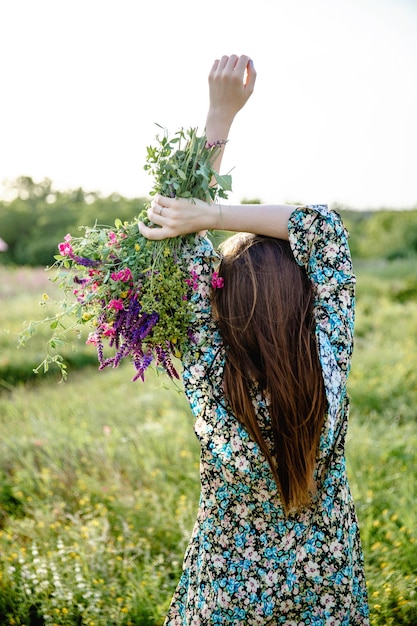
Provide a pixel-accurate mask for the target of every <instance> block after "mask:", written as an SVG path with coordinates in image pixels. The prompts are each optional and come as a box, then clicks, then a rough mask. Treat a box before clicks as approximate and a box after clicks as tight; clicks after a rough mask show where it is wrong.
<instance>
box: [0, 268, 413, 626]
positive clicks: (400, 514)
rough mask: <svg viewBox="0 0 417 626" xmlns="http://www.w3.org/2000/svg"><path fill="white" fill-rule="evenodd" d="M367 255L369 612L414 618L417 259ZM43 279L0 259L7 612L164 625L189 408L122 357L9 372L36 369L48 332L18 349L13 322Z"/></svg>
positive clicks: (376, 625) (1, 504)
mask: <svg viewBox="0 0 417 626" xmlns="http://www.w3.org/2000/svg"><path fill="white" fill-rule="evenodd" d="M0 269H1V268H0ZM358 269H359V271H358V275H359V277H358V313H357V340H356V347H355V356H354V361H353V366H352V372H351V377H350V395H351V399H352V408H351V424H350V430H349V437H348V441H347V456H348V469H349V475H350V480H351V487H352V491H353V495H354V498H355V501H356V506H357V511H358V516H359V521H360V527H361V534H362V541H363V546H364V553H365V564H366V573H367V581H368V589H369V599H370V605H371V624H372V626H382V625H384V626H385V625H390V624H393V625H396V624H399V625H404V626H406V625H407V626H412V625H413V624H417V595H416V589H417V531H416V529H417V524H416V508H415V502H416V478H417V475H416V474H417V469H416V468H417V463H416V448H417V432H416V411H417V410H416V408H415V407H416V406H417V402H416V400H417V397H416V390H417V384H416V371H417V367H416V366H417V357H416V350H415V348H416V343H417V320H416V315H415V306H416V300H415V299H414V296H413V294H412V291H411V295H410V291H407V293H408V296H407V297H405V296H400V297H398V294H399V293H403V292H405V291H406V290H407V289H408V288H409V287H408V286H409V285H410V284H411V282H412V280H413V276H415V269H414V266H413V265H412V264H411V263H409V264H408V265H405V264H404V263H403V262H402V263H401V267H400V265H398V266H396V265H395V264H390V265H389V266H386V267H383V266H382V267H381V266H379V265H377V264H373V265H372V267H369V266H366V267H365V266H363V267H362V266H361V267H359V268H358ZM399 269H400V270H401V271H397V270H399ZM413 272H414V273H413ZM44 280H45V276H44V275H43V274H41V273H39V272H38V271H37V270H21V269H19V270H11V269H9V270H7V273H6V272H5V271H3V272H1V271H0V285H1V286H0V300H1V308H0V323H1V328H2V332H1V333H0V344H1V357H0V360H1V361H0V379H3V391H2V392H0V478H1V481H0V485H1V486H0V553H1V558H0V623H1V624H5V625H12V624H20V625H23V624H25V625H26V626H29V625H30V624H32V625H35V624H51V625H52V624H57V625H66V624H68V625H73V624H80V625H89V626H104V625H119V624H120V625H125V626H128V625H150V626H153V625H158V626H159V625H161V624H162V623H163V619H164V614H165V613H166V610H167V607H168V604H169V601H170V598H171V595H172V593H173V591H174V589H175V586H176V583H177V580H178V578H179V575H180V570H181V562H182V557H183V553H184V550H185V547H186V545H187V542H188V538H189V535H190V533H191V530H192V526H193V523H194V519H195V515H196V511H197V507H198V496H199V478H198V462H199V461H198V445H197V441H196V438H195V436H194V433H193V429H192V418H191V414H190V411H189V408H188V405H187V403H186V401H185V398H184V397H183V395H182V394H181V393H178V392H177V391H176V389H175V388H173V387H172V386H171V385H170V383H167V382H166V380H165V379H163V378H158V377H157V376H156V375H155V376H154V377H153V378H152V380H149V382H148V383H147V384H146V385H143V384H142V383H140V382H137V383H131V382H130V378H131V375H132V370H131V368H130V366H128V365H125V366H123V367H121V368H120V369H118V370H109V371H104V372H101V373H98V372H97V367H96V366H85V367H83V368H82V369H78V370H77V369H76V368H75V367H73V368H71V369H70V374H69V379H68V381H67V382H66V383H65V384H59V383H58V381H59V374H58V373H57V374H54V373H51V374H50V375H49V376H48V377H39V376H38V378H37V379H34V380H29V381H28V377H26V378H25V377H24V381H25V382H21V383H17V382H15V381H13V382H11V381H10V379H7V372H8V370H9V369H10V368H12V367H13V366H14V365H15V363H16V361H17V360H19V359H20V367H21V368H22V371H26V374H25V376H26V375H27V372H28V371H29V370H30V369H31V366H32V363H33V364H35V362H36V358H38V357H39V354H40V349H41V340H39V341H40V342H39V343H38V344H32V343H31V342H30V343H29V344H28V347H27V348H25V349H24V350H19V351H16V347H15V334H16V333H17V332H19V331H20V329H21V324H22V321H23V320H24V319H31V318H33V317H34V316H35V315H36V314H37V309H36V307H37V304H36V303H37V302H38V300H39V299H40V298H39V296H40V295H41V294H42V293H43V291H45V290H46V287H45V284H46V285H47V283H45V282H44ZM4 302H6V303H7V306H4ZM7 329H8V331H9V332H8V333H6V332H5V331H6V330H7ZM33 346H34V347H33ZM82 351H83V352H84V353H85V354H87V357H88V358H87V357H86V359H85V363H84V365H85V364H86V363H88V362H94V360H95V355H94V351H92V350H91V348H82ZM88 359H90V361H89V360H88Z"/></svg>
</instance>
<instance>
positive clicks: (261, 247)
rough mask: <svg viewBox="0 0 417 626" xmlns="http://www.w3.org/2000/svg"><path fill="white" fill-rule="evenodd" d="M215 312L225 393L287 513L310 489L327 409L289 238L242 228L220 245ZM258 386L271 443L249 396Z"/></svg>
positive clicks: (304, 283)
mask: <svg viewBox="0 0 417 626" xmlns="http://www.w3.org/2000/svg"><path fill="white" fill-rule="evenodd" d="M222 252H223V255H224V256H223V259H222V262H221V264H220V268H219V276H221V277H222V278H223V279H224V287H223V288H222V289H216V290H214V291H213V296H212V299H213V310H214V314H215V317H216V319H217V321H218V325H219V328H220V332H221V334H222V338H223V341H224V344H225V346H226V362H225V368H224V379H223V384H224V393H225V397H226V400H227V401H228V403H229V404H230V407H231V409H232V411H233V413H234V414H235V416H236V417H237V418H238V419H239V420H240V421H241V423H242V424H243V425H244V426H245V428H246V429H247V431H248V432H249V434H250V435H251V437H252V438H253V440H254V441H255V442H256V443H257V444H258V446H259V448H260V449H261V451H262V452H263V454H264V456H265V457H266V459H267V461H268V463H269V465H270V467H271V470H272V472H273V475H274V478H275V481H276V484H277V487H278V489H279V492H280V495H281V500H282V503H283V506H284V510H285V512H286V513H289V512H290V511H293V510H300V509H301V508H302V507H304V506H306V505H308V504H309V503H310V501H311V495H312V493H313V492H314V478H313V473H314V467H315V459H316V453H317V447H318V443H319V439H320V431H321V427H322V424H323V419H324V414H325V410H326V399H325V390H324V384H323V378H322V373H321V367H320V363H319V358H318V352H317V345H316V340H315V334H314V322H313V313H312V311H313V293H312V287H311V283H310V281H309V279H308V277H307V275H306V272H305V270H304V268H302V267H300V266H299V265H298V264H297V263H296V262H295V260H294V257H293V255H292V252H291V248H290V245H289V243H288V242H287V241H283V240H281V239H275V238H272V237H264V236H259V235H249V234H247V233H240V234H238V235H234V236H233V237H230V238H229V239H228V240H226V242H225V243H224V244H223V246H222ZM256 387H258V389H260V390H262V391H263V393H264V395H265V398H266V400H267V404H268V410H269V415H270V420H271V424H270V430H271V431H272V441H270V440H269V439H270V438H268V437H266V438H265V436H264V434H265V431H264V434H263V432H262V429H261V427H260V425H259V423H258V421H257V418H256V413H255V409H254V406H253V402H252V398H253V393H254V389H255V388H256Z"/></svg>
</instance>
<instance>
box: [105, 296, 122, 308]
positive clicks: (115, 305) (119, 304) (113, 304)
mask: <svg viewBox="0 0 417 626" xmlns="http://www.w3.org/2000/svg"><path fill="white" fill-rule="evenodd" d="M107 306H108V307H109V309H115V310H116V311H122V309H123V300H120V298H119V299H118V300H110V302H109V303H108V305H107Z"/></svg>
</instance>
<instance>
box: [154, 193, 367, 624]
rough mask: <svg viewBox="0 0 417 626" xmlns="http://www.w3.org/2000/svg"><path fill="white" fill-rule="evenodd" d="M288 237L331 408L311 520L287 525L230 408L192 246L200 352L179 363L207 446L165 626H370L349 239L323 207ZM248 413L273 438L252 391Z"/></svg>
mask: <svg viewBox="0 0 417 626" xmlns="http://www.w3.org/2000/svg"><path fill="white" fill-rule="evenodd" d="M288 227H289V239H290V244H291V248H292V251H293V254H294V257H295V260H296V262H297V263H298V264H300V265H302V266H304V267H305V269H306V271H307V273H308V276H309V277H310V279H311V281H312V283H313V288H314V293H315V321H316V338H317V344H318V349H319V356H320V362H321V366H322V370H323V379H324V384H325V389H326V396H327V402H328V412H327V415H326V417H325V422H324V425H323V428H322V433H321V438H320V444H319V450H318V454H317V463H316V475H315V478H316V482H317V485H318V493H317V496H316V498H315V501H314V503H313V505H312V506H311V507H310V508H309V509H307V510H305V511H303V512H302V513H300V514H293V515H290V516H288V517H285V516H284V513H283V508H282V504H281V501H280V496H279V493H278V491H277V488H276V485H275V482H274V479H273V476H272V473H271V470H270V467H269V465H268V463H267V461H266V459H265V457H264V456H263V454H262V453H261V452H260V450H259V448H258V446H257V444H255V443H254V442H253V441H252V440H251V438H250V436H249V435H248V433H247V431H246V430H245V428H244V427H243V426H242V425H241V423H240V422H239V421H238V420H237V419H236V417H235V416H234V415H233V414H232V413H231V411H230V409H228V408H227V406H226V405H225V401H224V398H223V396H222V374H223V365H224V360H225V350H224V346H223V343H222V339H221V336H220V334H219V332H218V329H217V327H216V323H215V321H214V320H213V318H212V316H211V309H210V302H209V290H210V276H211V275H212V272H213V269H214V268H215V264H216V262H218V258H217V255H216V253H215V252H214V250H213V248H212V246H211V244H210V243H209V241H208V240H207V239H205V238H201V237H196V242H195V246H194V247H190V248H189V249H186V250H185V259H186V262H188V263H189V267H190V269H191V268H192V270H193V271H194V272H196V274H197V275H198V276H199V287H198V291H197V292H196V293H195V300H196V304H197V311H198V312H197V314H196V319H195V328H194V332H195V339H196V342H195V345H194V347H193V348H192V350H191V351H190V353H188V354H187V357H186V358H185V359H184V371H183V380H184V385H185V392H186V394H187V398H188V400H189V402H190V405H191V409H192V412H193V414H194V417H195V432H196V435H197V437H198V439H199V442H200V446H201V469H200V473H201V496H200V504H199V510H198V515H197V520H196V523H195V526H194V530H193V533H192V537H191V540H190V543H189V545H188V548H187V551H186V554H185V558H184V564H183V573H182V576H181V579H180V581H179V583H178V586H177V589H176V592H175V594H174V597H173V599H172V603H171V606H170V609H169V612H168V615H167V617H166V620H165V626H180V625H181V626H185V625H187V626H200V625H203V624H207V625H209V624H210V625H212V624H240V625H243V626H252V625H261V624H285V625H286V626H307V625H326V626H327V625H328V626H352V625H359V624H360V625H363V624H365V625H366V624H369V618H368V602H367V592H366V585H365V577H364V570H363V556H362V548H361V544H360V537H359V530H358V523H357V518H356V514H355V509H354V504H353V502H352V497H351V493H350V489H349V484H348V480H347V476H346V466H345V455H344V444H345V436H346V429H347V420H348V407H349V402H348V397H347V395H346V378H347V375H348V371H349V365H350V357H351V353H352V339H353V337H352V334H353V317H354V285H355V277H354V275H353V273H352V265H351V260H350V253H349V247H348V243H347V233H346V231H345V229H344V227H343V224H342V222H341V220H340V217H339V216H338V215H337V214H336V213H334V212H332V211H330V210H329V209H327V207H326V206H322V205H319V206H309V207H302V208H298V209H296V210H295V211H294V212H293V213H292V215H291V217H290V220H289V224H288ZM253 403H254V406H255V408H256V412H257V418H258V421H259V424H260V426H261V429H262V430H263V432H264V435H265V437H266V438H267V437H268V425H269V415H268V407H267V403H266V402H265V398H264V397H263V396H262V394H261V393H259V392H258V393H257V392H256V391H254V393H253Z"/></svg>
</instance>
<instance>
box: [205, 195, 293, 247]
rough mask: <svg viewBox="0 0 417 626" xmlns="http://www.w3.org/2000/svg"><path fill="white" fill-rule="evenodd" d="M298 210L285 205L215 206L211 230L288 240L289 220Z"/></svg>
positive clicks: (210, 219)
mask: <svg viewBox="0 0 417 626" xmlns="http://www.w3.org/2000/svg"><path fill="white" fill-rule="evenodd" d="M296 208H297V206H295V205H285V204H239V205H226V204H213V205H210V209H211V211H212V214H211V216H210V218H209V219H208V222H211V226H208V228H209V229H210V230H229V231H233V232H247V233H255V234H257V235H265V236H268V237H276V238H277V239H286V240H287V239H288V220H289V218H290V215H291V213H292V212H293V211H294V210H295V209H296Z"/></svg>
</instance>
